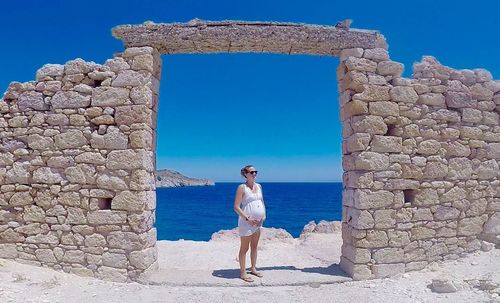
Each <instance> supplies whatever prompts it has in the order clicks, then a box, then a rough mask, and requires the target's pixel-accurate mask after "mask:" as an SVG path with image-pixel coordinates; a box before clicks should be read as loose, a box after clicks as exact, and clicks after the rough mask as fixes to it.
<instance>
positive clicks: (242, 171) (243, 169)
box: [240, 165, 253, 178]
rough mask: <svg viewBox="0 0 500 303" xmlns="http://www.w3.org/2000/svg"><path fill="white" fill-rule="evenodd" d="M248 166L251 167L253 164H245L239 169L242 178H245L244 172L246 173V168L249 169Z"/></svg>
mask: <svg viewBox="0 0 500 303" xmlns="http://www.w3.org/2000/svg"><path fill="white" fill-rule="evenodd" d="M250 167H253V165H246V166H245V167H243V168H242V169H241V171H240V173H241V175H242V176H243V178H246V177H245V174H246V173H248V169H249V168H250Z"/></svg>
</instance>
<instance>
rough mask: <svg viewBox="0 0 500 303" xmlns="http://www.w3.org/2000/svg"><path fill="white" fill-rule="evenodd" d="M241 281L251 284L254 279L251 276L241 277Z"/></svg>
mask: <svg viewBox="0 0 500 303" xmlns="http://www.w3.org/2000/svg"><path fill="white" fill-rule="evenodd" d="M240 279H241V280H243V281H245V282H249V283H252V282H253V279H252V278H251V277H249V276H244V277H240Z"/></svg>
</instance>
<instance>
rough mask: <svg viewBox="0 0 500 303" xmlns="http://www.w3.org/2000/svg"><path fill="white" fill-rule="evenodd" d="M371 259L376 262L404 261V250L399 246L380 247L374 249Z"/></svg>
mask: <svg viewBox="0 0 500 303" xmlns="http://www.w3.org/2000/svg"><path fill="white" fill-rule="evenodd" d="M372 259H373V260H375V262H377V263H400V262H403V261H404V251H403V249H401V248H393V247H388V248H382V249H377V250H374V251H373V253H372Z"/></svg>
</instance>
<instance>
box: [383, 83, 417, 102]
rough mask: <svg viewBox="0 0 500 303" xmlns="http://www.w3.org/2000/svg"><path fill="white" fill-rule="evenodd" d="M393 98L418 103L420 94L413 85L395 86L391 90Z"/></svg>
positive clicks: (393, 99)
mask: <svg viewBox="0 0 500 303" xmlns="http://www.w3.org/2000/svg"><path fill="white" fill-rule="evenodd" d="M390 95H391V100H392V101H394V102H406V103H416V102H417V100H418V94H417V92H416V91H415V89H414V88H413V87H411V86H395V87H393V88H392V89H391V91H390Z"/></svg>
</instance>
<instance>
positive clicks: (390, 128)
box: [385, 124, 397, 136]
mask: <svg viewBox="0 0 500 303" xmlns="http://www.w3.org/2000/svg"><path fill="white" fill-rule="evenodd" d="M385 135H386V136H397V128H396V124H387V132H386V133H385Z"/></svg>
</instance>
